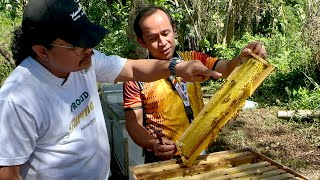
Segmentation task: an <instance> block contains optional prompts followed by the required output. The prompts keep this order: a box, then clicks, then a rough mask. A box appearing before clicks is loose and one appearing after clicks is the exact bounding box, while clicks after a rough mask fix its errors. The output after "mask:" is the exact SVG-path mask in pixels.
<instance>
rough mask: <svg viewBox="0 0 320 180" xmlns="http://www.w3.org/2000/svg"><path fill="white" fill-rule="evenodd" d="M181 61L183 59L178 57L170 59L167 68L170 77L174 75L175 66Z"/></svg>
mask: <svg viewBox="0 0 320 180" xmlns="http://www.w3.org/2000/svg"><path fill="white" fill-rule="evenodd" d="M182 61H183V59H182V58H180V57H173V58H171V60H170V63H169V66H168V69H169V71H170V74H171V75H176V65H177V64H179V63H181V62H182Z"/></svg>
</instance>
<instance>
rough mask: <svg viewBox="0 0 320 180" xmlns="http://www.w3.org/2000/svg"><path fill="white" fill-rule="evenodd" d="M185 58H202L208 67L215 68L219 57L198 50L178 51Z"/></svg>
mask: <svg viewBox="0 0 320 180" xmlns="http://www.w3.org/2000/svg"><path fill="white" fill-rule="evenodd" d="M178 53H179V55H180V56H182V58H183V59H184V60H187V61H188V60H200V61H201V62H202V64H203V65H205V66H206V67H207V68H209V69H212V70H214V68H215V66H216V64H217V62H218V61H219V59H218V58H217V57H211V56H209V55H207V54H205V53H203V52H198V51H186V52H178Z"/></svg>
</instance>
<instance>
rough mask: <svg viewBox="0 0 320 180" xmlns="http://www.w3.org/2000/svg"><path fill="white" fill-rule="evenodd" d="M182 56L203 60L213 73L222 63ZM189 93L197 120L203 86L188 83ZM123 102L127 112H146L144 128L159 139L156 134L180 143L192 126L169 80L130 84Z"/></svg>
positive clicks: (203, 56)
mask: <svg viewBox="0 0 320 180" xmlns="http://www.w3.org/2000/svg"><path fill="white" fill-rule="evenodd" d="M179 54H180V56H182V57H183V59H184V60H191V59H197V60H201V62H202V63H203V64H204V65H206V66H207V67H208V68H210V69H212V68H213V67H214V66H215V64H216V62H217V60H218V59H217V58H212V57H210V56H208V55H206V54H204V53H201V52H196V51H191V52H185V53H179ZM179 78H180V77H178V78H177V80H178V81H179V80H180V79H179ZM187 92H188V96H189V101H190V104H191V108H192V111H193V114H194V117H196V115H197V114H198V113H199V112H200V110H201V109H202V108H203V100H202V93H201V85H200V83H193V82H187ZM123 100H124V110H125V111H128V110H133V109H136V108H142V109H143V125H144V127H145V128H146V129H147V130H148V131H149V133H150V134H151V135H152V136H154V137H155V138H156V134H155V133H154V131H155V130H156V131H157V132H159V133H160V134H161V135H162V136H164V137H166V138H167V139H170V140H173V141H177V140H178V139H179V137H180V136H181V135H182V133H183V132H184V131H185V130H186V129H187V127H188V126H189V119H188V117H187V115H186V112H185V109H184V105H183V101H182V99H181V97H180V96H179V94H178V93H177V91H176V90H175V87H174V86H173V85H172V82H171V81H170V80H169V79H168V78H166V79H160V80H157V81H154V82H148V83H146V82H133V81H130V82H126V83H124V88H123Z"/></svg>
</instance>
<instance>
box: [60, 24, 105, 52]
mask: <svg viewBox="0 0 320 180" xmlns="http://www.w3.org/2000/svg"><path fill="white" fill-rule="evenodd" d="M68 32H69V33H66V35H65V37H61V39H63V40H65V41H67V42H69V43H71V44H72V45H74V46H78V47H82V48H93V47H95V46H97V45H98V44H99V43H100V42H101V41H102V40H103V39H104V38H105V36H106V35H107V34H108V33H109V32H110V31H109V30H108V29H106V28H104V27H102V26H99V25H97V24H94V23H92V22H90V21H89V20H88V19H87V18H83V19H82V18H80V19H79V20H78V21H77V26H74V25H73V28H70V29H68Z"/></svg>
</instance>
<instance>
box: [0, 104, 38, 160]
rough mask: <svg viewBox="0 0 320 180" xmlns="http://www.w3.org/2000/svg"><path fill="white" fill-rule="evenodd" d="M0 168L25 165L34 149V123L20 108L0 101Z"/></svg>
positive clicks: (35, 132) (36, 136) (35, 138)
mask: <svg viewBox="0 0 320 180" xmlns="http://www.w3.org/2000/svg"><path fill="white" fill-rule="evenodd" d="M0 111H1V113H0V144H1V145H0V166H12V165H20V164H23V163H25V162H26V161H27V160H28V159H29V157H30V155H31V154H32V152H33V150H34V149H35V147H36V140H37V139H38V133H37V128H36V124H35V121H34V120H33V119H32V116H31V115H30V114H28V112H26V111H25V110H24V109H23V108H22V107H19V106H16V105H15V104H14V103H12V102H8V101H0Z"/></svg>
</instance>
